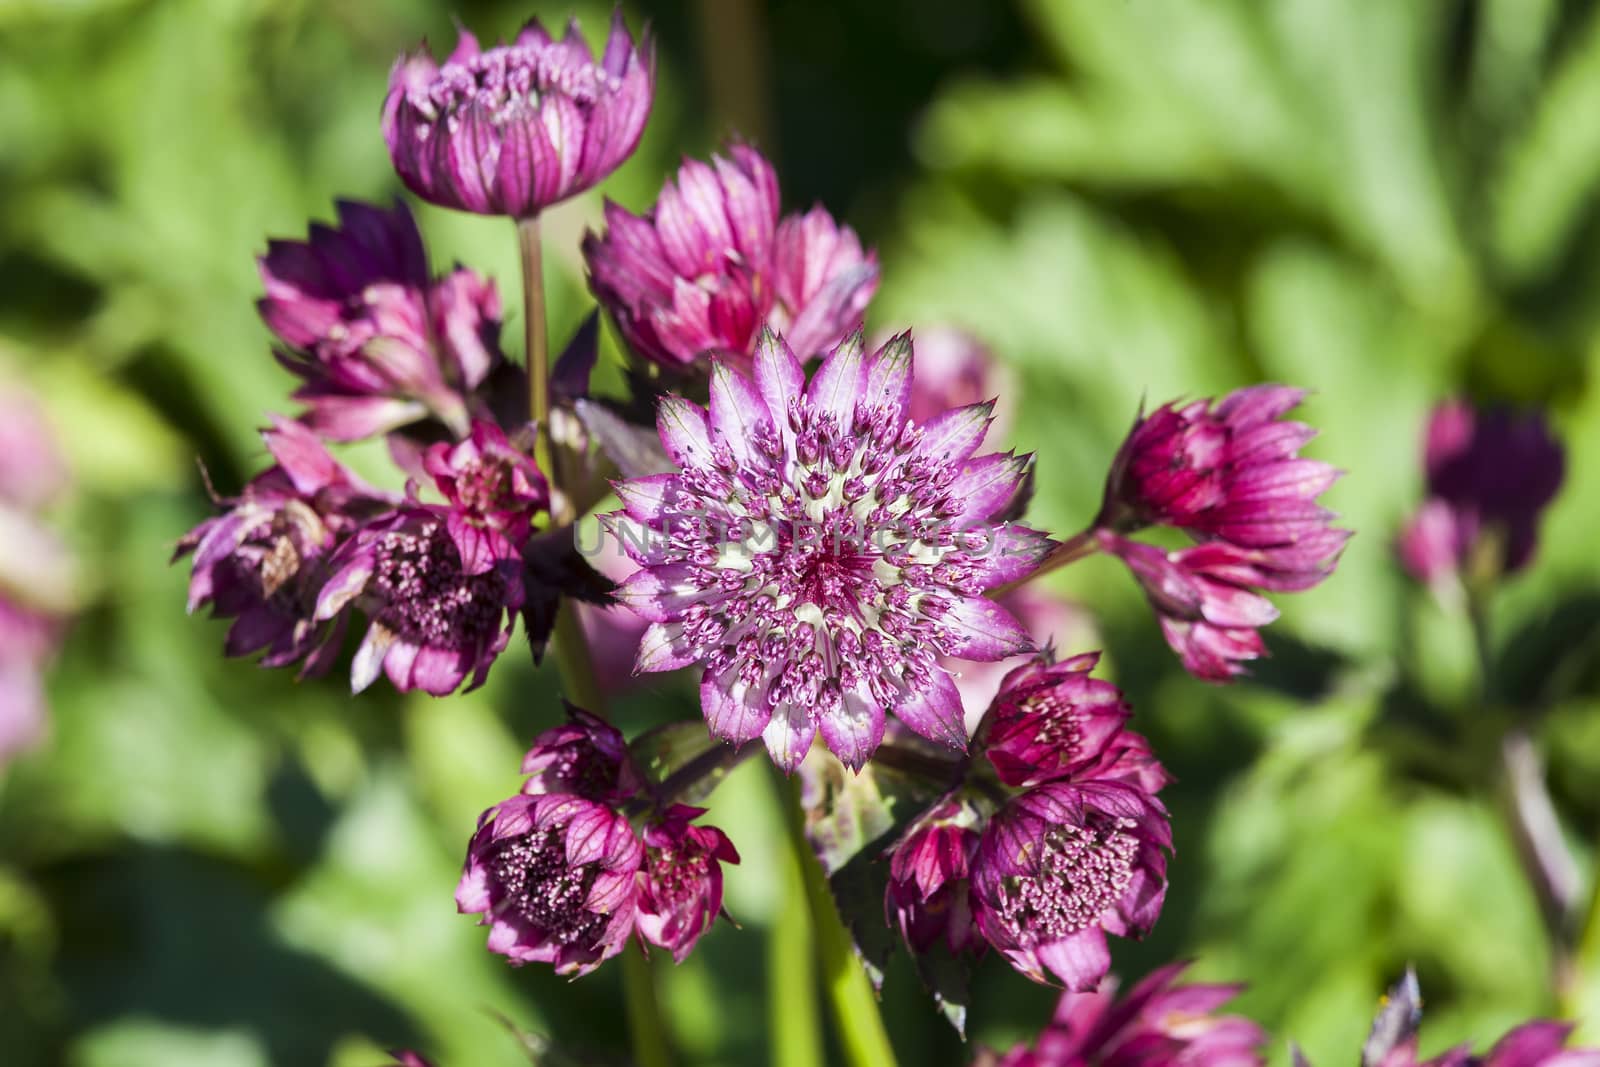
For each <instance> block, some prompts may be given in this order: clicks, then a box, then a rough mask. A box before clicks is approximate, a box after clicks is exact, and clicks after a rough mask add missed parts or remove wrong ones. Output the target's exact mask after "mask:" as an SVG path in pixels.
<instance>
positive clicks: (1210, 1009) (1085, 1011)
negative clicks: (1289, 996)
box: [992, 963, 1267, 1067]
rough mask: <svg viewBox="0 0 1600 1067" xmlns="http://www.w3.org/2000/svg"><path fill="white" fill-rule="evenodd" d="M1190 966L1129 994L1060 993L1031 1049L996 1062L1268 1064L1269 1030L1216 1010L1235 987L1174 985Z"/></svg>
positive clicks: (1127, 1066) (1177, 966) (1040, 1065)
mask: <svg viewBox="0 0 1600 1067" xmlns="http://www.w3.org/2000/svg"><path fill="white" fill-rule="evenodd" d="M1187 966H1188V964H1186V963H1173V964H1168V965H1167V966H1165V967H1162V968H1160V969H1159V970H1157V971H1154V972H1152V973H1151V974H1150V975H1149V976H1148V977H1146V978H1145V980H1144V981H1142V982H1140V983H1139V984H1138V985H1136V986H1134V987H1133V989H1132V990H1130V991H1129V992H1128V994H1127V996H1125V997H1121V998H1120V999H1119V998H1117V997H1116V995H1115V994H1116V990H1115V983H1111V988H1106V989H1102V990H1101V991H1099V992H1093V993H1075V992H1072V991H1070V990H1069V991H1068V992H1065V993H1063V994H1061V1000H1060V1002H1059V1003H1058V1004H1057V1005H1056V1011H1055V1017H1054V1018H1053V1019H1051V1021H1050V1024H1049V1025H1048V1026H1047V1027H1045V1030H1044V1032H1043V1033H1041V1034H1040V1035H1039V1040H1038V1041H1037V1042H1036V1044H1035V1045H1034V1047H1033V1048H1028V1047H1027V1046H1025V1045H1022V1046H1018V1047H1017V1048H1015V1049H1013V1050H1012V1051H1011V1052H1009V1053H1007V1054H1006V1055H1005V1056H1004V1057H1001V1058H1000V1059H998V1060H994V1061H992V1063H993V1067H1178V1065H1183V1067H1262V1065H1263V1064H1264V1063H1265V1062H1266V1060H1265V1057H1263V1056H1262V1054H1261V1047H1262V1046H1263V1045H1264V1044H1266V1040H1267V1035H1266V1034H1265V1033H1264V1032H1263V1031H1262V1029H1261V1027H1259V1026H1257V1025H1256V1024H1255V1023H1253V1022H1251V1021H1250V1020H1249V1019H1246V1018H1243V1017H1242V1016H1238V1015H1218V1014H1216V1012H1217V1009H1219V1008H1221V1007H1222V1005H1224V1004H1226V1003H1227V1002H1228V1001H1230V1000H1232V999H1233V998H1234V997H1235V996H1236V995H1238V992H1239V989H1240V987H1239V986H1237V985H1174V984H1173V983H1174V982H1176V981H1177V979H1178V976H1179V975H1181V974H1182V973H1183V971H1184V969H1185V968H1186V967H1187Z"/></svg>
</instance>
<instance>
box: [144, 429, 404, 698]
mask: <svg viewBox="0 0 1600 1067" xmlns="http://www.w3.org/2000/svg"><path fill="white" fill-rule="evenodd" d="M262 437H263V438H265V440H266V443H267V450H268V451H269V452H270V453H271V454H272V458H273V459H274V460H276V461H277V463H276V465H275V466H273V467H271V468H269V469H268V470H267V471H266V472H265V473H263V474H261V475H259V476H258V477H257V478H255V479H254V480H253V481H251V482H250V483H249V484H248V485H246V486H245V487H244V491H243V492H241V493H240V494H239V495H238V496H237V497H234V498H232V499H222V500H219V501H218V503H219V504H220V505H221V506H223V507H224V508H225V509H226V510H224V511H223V513H222V514H221V515H218V516H217V517H215V518H211V519H207V520H206V521H205V522H202V523H201V524H200V525H199V526H197V527H195V528H194V529H193V530H191V531H190V532H189V533H188V534H187V535H185V536H184V538H183V539H182V540H181V541H179V542H178V549H177V552H176V553H175V554H174V556H173V558H174V559H179V558H182V557H183V556H187V555H191V554H192V555H193V556H194V560H193V563H192V567H193V571H192V575H191V577H190V580H189V604H188V607H189V611H190V612H191V613H193V612H194V611H195V610H197V609H198V608H201V607H204V606H206V605H208V604H209V605H210V606H211V612H212V615H214V616H216V617H219V618H227V619H233V620H234V622H233V626H232V627H231V628H230V629H229V630H228V638H227V643H226V645H225V646H224V648H225V651H226V653H227V654H228V655H230V656H247V655H249V654H251V653H252V652H257V651H261V650H263V649H264V650H265V655H263V656H262V658H261V665H262V666H263V667H281V666H285V665H287V664H290V663H298V662H301V661H304V665H303V667H302V669H301V674H302V675H314V674H318V673H321V672H322V671H325V670H326V669H327V668H328V667H329V666H331V661H332V657H333V656H334V655H336V654H337V652H338V644H339V642H338V641H337V640H334V639H332V638H333V637H335V636H336V635H337V633H338V632H341V627H340V626H338V625H335V626H334V627H333V630H334V633H333V634H330V633H329V629H330V628H329V626H328V625H327V621H328V619H327V618H321V619H319V618H318V617H317V616H316V606H317V598H318V596H319V594H320V593H321V591H322V588H323V583H324V582H325V581H326V580H327V577H328V574H329V570H328V566H329V560H330V557H331V556H332V554H333V552H334V550H335V548H336V547H337V545H338V544H339V542H340V540H341V539H342V538H343V537H345V536H347V535H348V534H349V533H350V532H351V531H352V530H354V529H355V528H356V527H357V526H358V525H360V524H361V523H363V522H366V521H367V520H369V519H370V518H371V517H372V516H374V515H377V514H379V513H380V512H382V511H384V510H387V509H388V508H391V507H393V506H394V505H395V504H397V503H398V500H396V499H395V498H393V497H390V496H388V495H387V494H384V493H380V492H379V491H378V490H376V489H373V488H372V487H371V486H368V485H366V484H365V483H364V482H362V481H361V480H360V479H359V478H357V477H356V476H355V475H354V474H352V473H351V472H350V471H349V470H347V469H346V468H345V467H344V466H343V465H342V464H340V463H339V462H338V461H337V460H335V459H334V458H333V457H332V456H330V455H329V454H328V451H327V449H326V448H324V447H323V445H322V442H321V441H319V440H318V439H317V437H316V435H315V434H314V433H312V432H311V431H310V430H309V429H307V428H306V427H305V426H302V425H301V424H300V423H297V422H290V421H288V420H286V419H276V418H275V419H274V420H273V424H272V427H271V428H270V429H268V430H266V431H264V432H263V433H262Z"/></svg>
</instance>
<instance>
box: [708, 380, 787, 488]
mask: <svg viewBox="0 0 1600 1067" xmlns="http://www.w3.org/2000/svg"><path fill="white" fill-rule="evenodd" d="M772 423H773V419H772V415H771V414H770V413H769V412H768V411H767V403H766V401H765V400H764V399H762V396H761V392H760V390H758V389H757V388H756V386H755V383H753V382H752V381H750V379H748V378H746V377H745V376H744V375H742V374H740V373H739V372H738V371H736V370H733V369H732V368H730V367H729V366H728V365H727V364H726V363H723V362H722V361H721V360H718V361H717V362H715V363H713V364H712V367H711V431H712V433H714V434H716V435H717V436H718V437H719V438H721V439H722V442H723V443H724V444H726V445H727V446H728V450H729V451H730V452H732V453H733V454H734V457H735V458H736V459H738V460H739V461H740V462H741V463H743V464H747V465H749V464H758V463H759V464H763V465H764V464H765V458H764V457H763V456H762V455H761V453H760V452H759V451H758V450H757V449H756V447H755V444H754V442H755V440H756V438H757V437H758V436H759V435H762V434H765V435H767V436H770V435H771V434H772V433H773V425H772Z"/></svg>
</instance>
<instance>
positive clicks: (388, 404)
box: [259, 201, 501, 441]
mask: <svg viewBox="0 0 1600 1067" xmlns="http://www.w3.org/2000/svg"><path fill="white" fill-rule="evenodd" d="M261 278H262V281H263V282H264V283H265V284H266V290H267V295H266V296H265V297H264V298H263V299H262V300H261V301H260V303H259V307H260V309H261V317H262V318H263V319H264V320H265V321H266V324H267V326H268V327H269V328H270V329H271V330H272V332H273V333H275V334H277V335H278V337H279V338H280V339H281V340H282V341H283V342H284V344H285V345H286V346H287V347H286V348H283V349H280V350H279V352H278V358H279V361H280V362H281V363H282V364H283V365H284V366H285V367H287V368H288V369H289V370H290V371H292V372H293V373H295V374H296V375H298V376H299V377H301V378H302V379H304V380H305V384H304V385H302V386H301V387H300V388H299V389H298V390H297V391H296V392H295V399H297V400H299V401H301V402H302V403H304V404H305V405H306V409H307V411H306V421H307V423H308V424H309V425H311V426H312V427H313V428H314V429H315V430H316V431H317V432H318V433H319V434H322V435H323V436H324V437H328V438H330V439H332V440H338V441H353V440H357V439H359V438H362V437H367V436H370V435H372V434H377V433H383V432H385V431H387V430H391V429H394V428H395V427H397V426H403V425H405V424H406V423H409V422H415V421H416V420H418V419H421V418H424V417H427V416H430V415H431V416H432V417H434V418H437V419H439V420H440V421H442V422H444V423H446V424H447V425H449V426H450V427H452V428H453V429H455V430H456V431H458V432H460V431H462V430H464V429H465V427H466V421H467V414H468V401H467V394H469V393H470V392H471V390H473V389H474V388H476V387H477V386H478V385H479V384H480V383H482V381H483V380H484V378H485V377H487V376H488V374H489V372H490V371H491V370H492V369H493V368H494V366H495V364H496V363H498V362H499V360H500V359H501V355H500V351H499V334H500V298H499V296H498V294H497V293H496V292H495V289H494V286H493V284H492V283H490V282H488V281H486V280H484V279H482V278H480V277H479V276H478V275H476V274H474V273H472V272H471V271H469V270H464V269H463V270H456V271H455V272H453V273H451V274H449V275H447V276H446V277H444V278H442V279H440V280H438V281H436V282H435V281H432V280H430V278H429V276H428V260H427V255H426V254H425V252H424V251H423V247H422V235H421V234H420V233H418V232H417V226H416V223H415V222H414V221H412V218H411V213H410V212H409V211H408V210H407V209H406V206H405V205H404V204H403V203H399V202H396V204H395V205H394V207H393V208H391V209H388V210H385V209H383V208H378V207H374V206H372V205H370V204H360V203H353V202H350V201H343V202H341V203H340V204H339V226H338V228H332V227H327V226H322V225H314V226H312V227H311V233H310V238H309V239H308V240H306V241H272V242H269V243H268V245H267V254H266V255H265V256H263V257H262V258H261Z"/></svg>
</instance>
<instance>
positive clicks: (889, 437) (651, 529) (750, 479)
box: [609, 332, 1051, 771]
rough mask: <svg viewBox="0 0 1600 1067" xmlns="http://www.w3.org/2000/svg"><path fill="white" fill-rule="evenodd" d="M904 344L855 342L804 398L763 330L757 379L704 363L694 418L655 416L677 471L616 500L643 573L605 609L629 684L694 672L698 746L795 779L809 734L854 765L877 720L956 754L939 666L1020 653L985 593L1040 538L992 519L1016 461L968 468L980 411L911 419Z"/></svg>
mask: <svg viewBox="0 0 1600 1067" xmlns="http://www.w3.org/2000/svg"><path fill="white" fill-rule="evenodd" d="M911 363H912V352H911V342H910V338H909V335H905V336H902V337H899V338H896V339H895V340H894V341H891V342H890V343H889V344H887V345H885V346H884V347H883V348H882V349H880V350H879V351H878V352H877V353H875V354H873V355H871V356H866V355H864V354H863V352H862V345H861V338H860V334H859V333H858V334H856V335H854V336H853V337H851V338H850V339H849V340H847V341H845V342H844V343H842V344H841V345H840V346H839V347H838V348H837V349H836V350H835V351H834V352H833V354H832V355H830V356H829V357H828V358H827V360H826V361H824V362H823V364H822V366H821V367H820V368H819V369H818V370H817V372H816V374H815V375H814V376H813V377H812V379H811V382H810V384H809V385H807V384H805V377H804V372H803V370H802V369H801V366H800V362H799V360H797V359H795V357H794V354H793V353H792V352H791V351H790V350H789V347H788V346H787V345H786V344H784V343H783V341H782V340H781V339H780V338H778V337H777V336H776V335H774V334H772V333H770V332H768V333H765V334H764V335H763V340H762V343H761V344H759V345H758V346H757V350H756V357H755V378H754V380H753V381H752V380H751V379H749V378H746V377H745V376H744V375H743V374H741V373H740V372H738V371H736V370H733V369H732V368H730V367H729V366H728V365H727V364H725V363H720V362H719V363H717V364H715V365H714V366H713V370H712V376H711V403H710V410H709V412H708V411H706V410H705V409H702V408H700V407H698V406H696V405H694V404H692V403H690V402H688V401H685V400H682V399H680V398H678V397H670V396H669V397H667V398H665V399H664V400H663V401H662V402H661V405H660V407H659V409H658V419H657V421H658V425H659V428H660V431H661V439H662V443H663V444H664V445H665V446H666V450H667V453H668V455H669V456H671V458H672V460H673V462H674V463H676V464H677V465H678V467H679V468H680V471H679V473H675V474H663V475H656V476H653V477H648V478H641V479H635V480H633V481H629V482H623V483H620V484H619V485H618V486H617V493H618V495H619V496H620V497H621V499H622V502H623V505H624V508H625V510H624V511H622V512H618V513H615V514H613V515H611V516H609V521H610V525H611V528H612V530H613V532H614V533H616V534H617V536H618V539H619V540H620V541H621V543H622V544H623V547H624V549H625V550H626V551H627V552H628V553H629V554H630V556H631V557H632V558H633V559H634V561H635V562H636V563H638V564H639V565H640V570H639V572H638V573H636V574H635V575H633V576H632V577H631V578H629V579H628V580H627V581H626V582H624V583H623V584H622V586H621V587H620V588H619V590H618V592H617V596H618V599H619V600H621V601H622V602H623V603H625V604H627V605H628V606H629V607H631V608H633V610H634V611H636V612H638V613H639V614H640V615H641V616H643V617H645V618H647V619H649V620H650V621H651V624H652V625H651V626H650V628H649V629H648V630H646V632H645V635H644V638H643V639H642V642H641V646H640V649H639V657H638V661H637V664H636V669H637V670H639V671H660V670H671V669H675V668H678V667H684V666H687V665H689V664H690V663H696V662H698V663H702V664H704V666H705V672H704V676H703V679H702V682H701V687H700V698H701V704H702V707H703V708H704V710H705V715H706V720H707V722H708V724H709V725H710V727H711V731H712V733H713V734H715V735H716V736H718V737H721V738H724V739H726V740H728V741H732V742H735V743H742V742H744V741H748V740H750V739H751V738H754V737H757V736H760V737H762V738H763V739H764V740H765V741H766V744H767V749H768V751H769V752H770V753H771V754H772V758H773V760H774V761H775V762H776V763H778V765H779V766H781V767H783V768H784V769H785V770H787V771H793V770H794V768H795V767H797V766H798V765H799V763H800V761H801V759H803V758H804V756H805V754H806V752H807V751H808V750H809V749H810V747H811V743H812V740H813V739H814V738H815V736H816V734H817V733H818V732H819V730H820V732H821V734H822V737H823V739H824V741H825V742H826V743H827V745H828V747H829V748H830V749H832V751H833V752H834V754H835V755H837V756H838V757H839V758H840V759H841V760H842V761H844V762H845V763H846V764H848V765H849V766H851V767H853V768H858V769H859V768H860V767H861V766H862V765H863V764H864V763H865V762H866V761H867V759H868V758H869V757H870V756H871V755H872V753H873V751H874V750H876V749H877V747H878V743H879V741H880V740H881V739H882V736H883V729H884V715H885V713H886V712H887V713H892V714H894V715H896V716H897V717H899V718H900V719H901V721H903V722H904V723H905V724H906V725H907V726H909V727H910V728H911V729H912V730H914V731H916V732H917V733H919V734H921V735H922V736H924V737H927V738H930V739H933V740H936V741H939V742H940V743H943V744H945V745H948V746H951V747H954V748H964V747H965V745H966V741H967V733H966V727H965V723H964V721H963V715H962V708H961V698H960V694H959V693H958V692H957V691H956V688H955V683H954V682H953V681H952V679H951V677H950V675H949V673H948V672H947V671H946V670H945V669H944V668H943V667H941V666H940V665H939V662H938V657H939V656H942V655H944V656H956V657H959V658H962V659H970V660H978V661H989V660H997V659H1003V658H1005V657H1007V656H1013V655H1018V654H1021V653H1024V652H1028V651H1031V650H1032V648H1033V642H1032V641H1031V640H1030V639H1029V637H1028V635H1027V633H1026V631H1024V630H1023V629H1022V626H1021V625H1020V624H1019V623H1018V622H1017V621H1016V620H1015V619H1013V618H1012V617H1011V616H1010V615H1009V614H1007V613H1006V612H1005V611H1004V610H1003V609H1001V608H999V607H997V606H996V605H995V604H994V603H993V602H992V601H990V600H987V599H985V598H984V597H983V595H982V594H983V591H984V590H986V589H989V588H991V587H993V586H996V585H1000V584H1003V583H1005V582H1009V581H1012V580H1014V579H1016V578H1018V577H1021V576H1022V575H1024V574H1027V573H1028V572H1029V571H1031V570H1032V569H1033V567H1034V566H1036V565H1037V563H1038V561H1039V559H1040V558H1042V556H1043V554H1044V553H1045V552H1047V551H1048V550H1049V546H1050V544H1051V542H1050V541H1049V539H1048V538H1046V537H1045V536H1044V535H1043V534H1040V533H1037V532H1035V531H1033V530H1029V529H1027V528H1025V527H1022V526H1018V525H1015V524H1011V523H1003V522H996V521H995V520H994V518H993V516H994V514H995V512H996V511H997V510H999V509H1001V508H1003V507H1004V506H1005V505H1006V504H1007V503H1008V502H1009V501H1010V500H1011V497H1012V496H1013V494H1015V492H1016V489H1017V485H1018V483H1019V482H1020V481H1021V479H1022V478H1023V476H1024V472H1025V470H1026V468H1027V462H1028V460H1027V457H1017V456H1014V455H1010V454H1004V455H1001V454H991V455H985V456H977V457H975V456H974V453H976V451H977V449H978V446H979V444H980V443H981V442H982V440H983V435H984V432H985V429H986V427H987V424H988V414H989V409H988V406H987V405H984V404H977V405H973V406H971V407H966V408H959V409H956V410H955V411H950V412H946V413H944V414H943V415H940V416H939V417H937V418H935V419H933V420H931V421H930V422H927V423H924V424H922V425H920V426H919V425H917V424H915V423H912V422H910V421H909V420H908V419H907V417H906V411H905V405H906V397H907V395H908V393H909V388H910V378H911Z"/></svg>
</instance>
